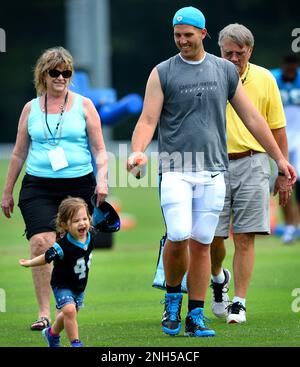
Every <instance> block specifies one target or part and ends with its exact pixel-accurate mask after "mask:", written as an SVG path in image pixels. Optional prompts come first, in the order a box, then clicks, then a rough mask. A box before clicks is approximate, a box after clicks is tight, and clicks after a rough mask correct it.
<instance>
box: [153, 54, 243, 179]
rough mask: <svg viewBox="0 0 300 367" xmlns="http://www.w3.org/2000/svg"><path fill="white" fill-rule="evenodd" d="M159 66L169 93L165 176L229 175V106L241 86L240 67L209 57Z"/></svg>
mask: <svg viewBox="0 0 300 367" xmlns="http://www.w3.org/2000/svg"><path fill="white" fill-rule="evenodd" d="M156 67H157V70H158V74H159V78H160V83H161V88H162V91H163V94H164V103H163V108H162V112H161V116H160V120H159V132H158V147H159V172H160V173H164V172H168V171H177V172H190V171H193V172H198V171H201V170H207V171H224V170H226V169H227V166H228V156H227V136H226V104H227V101H228V100H230V99H231V98H232V97H233V96H234V94H235V90H236V87H237V85H238V81H239V75H238V72H237V71H236V68H235V66H234V65H233V64H232V63H231V62H229V61H227V60H224V59H221V58H219V57H216V56H214V55H212V54H209V53H206V56H205V58H204V60H203V61H202V62H201V63H199V64H190V63H187V62H185V61H183V60H182V59H181V57H180V56H179V55H176V56H173V57H171V58H170V59H168V60H166V61H163V62H162V63H160V64H159V65H157V66H156Z"/></svg>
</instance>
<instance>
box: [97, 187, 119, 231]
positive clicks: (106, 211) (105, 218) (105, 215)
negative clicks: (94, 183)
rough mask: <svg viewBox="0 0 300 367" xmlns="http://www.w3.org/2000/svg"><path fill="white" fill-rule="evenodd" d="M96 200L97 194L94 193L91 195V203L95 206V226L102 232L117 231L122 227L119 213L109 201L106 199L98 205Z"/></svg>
mask: <svg viewBox="0 0 300 367" xmlns="http://www.w3.org/2000/svg"><path fill="white" fill-rule="evenodd" d="M96 201H97V195H96V194H94V195H93V196H92V197H91V203H92V204H93V207H94V211H93V223H92V224H93V226H94V227H95V228H96V229H98V230H99V231H100V232H106V233H112V232H117V231H118V230H119V229H120V227H121V221H120V217H119V215H118V213H117V212H116V211H115V209H114V208H113V207H112V206H111V205H110V204H109V203H108V202H107V201H104V202H103V203H102V204H100V205H99V206H98V207H97V204H96Z"/></svg>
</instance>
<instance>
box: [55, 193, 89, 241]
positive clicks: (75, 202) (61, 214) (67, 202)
mask: <svg viewBox="0 0 300 367" xmlns="http://www.w3.org/2000/svg"><path fill="white" fill-rule="evenodd" d="M81 208H85V210H86V214H87V216H88V218H89V221H90V222H91V220H92V218H91V215H90V213H89V208H88V206H87V203H86V202H85V201H84V200H83V199H81V198H75V197H71V196H69V197H67V198H66V199H64V200H63V201H62V202H61V203H60V205H59V208H58V213H57V216H56V231H57V232H58V233H60V234H62V233H65V229H64V228H63V224H68V223H69V221H72V219H73V218H74V216H75V215H76V213H77V212H78V210H79V209H81Z"/></svg>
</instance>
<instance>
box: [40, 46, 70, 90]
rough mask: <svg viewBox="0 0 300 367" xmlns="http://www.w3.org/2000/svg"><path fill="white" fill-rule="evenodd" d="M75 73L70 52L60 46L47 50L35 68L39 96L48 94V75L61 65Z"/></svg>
mask: <svg viewBox="0 0 300 367" xmlns="http://www.w3.org/2000/svg"><path fill="white" fill-rule="evenodd" d="M61 64H63V65H65V67H66V69H68V70H71V71H72V72H74V65H73V57H72V55H71V54H70V52H69V51H68V50H66V49H65V48H63V47H61V46H58V47H52V48H49V49H47V50H45V51H44V52H43V53H42V55H41V56H40V57H39V58H38V60H37V62H36V64H35V67H34V86H35V89H36V92H37V95H38V96H41V95H42V94H44V93H46V91H47V86H46V73H47V72H48V70H50V69H55V68H56V67H57V66H59V65H61Z"/></svg>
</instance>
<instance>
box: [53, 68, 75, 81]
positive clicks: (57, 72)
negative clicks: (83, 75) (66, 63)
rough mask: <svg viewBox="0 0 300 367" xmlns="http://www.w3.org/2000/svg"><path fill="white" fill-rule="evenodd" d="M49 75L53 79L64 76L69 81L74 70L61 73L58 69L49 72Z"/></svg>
mask: <svg viewBox="0 0 300 367" xmlns="http://www.w3.org/2000/svg"><path fill="white" fill-rule="evenodd" d="M48 74H49V75H50V76H51V78H58V77H59V76H60V75H62V76H63V78H65V79H69V78H71V76H72V70H64V71H60V70H57V69H51V70H49V71H48Z"/></svg>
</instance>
